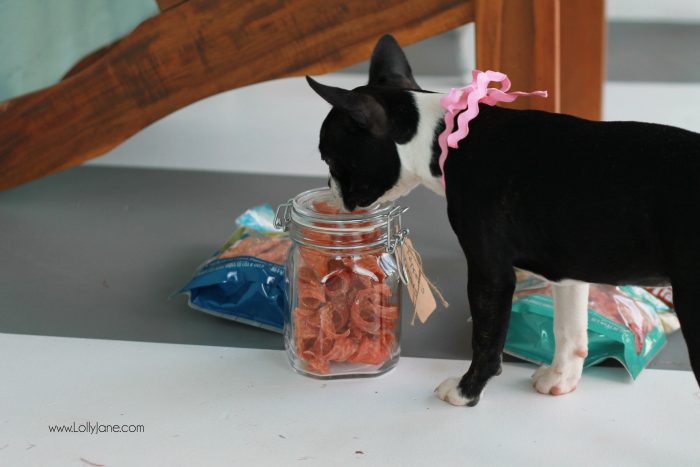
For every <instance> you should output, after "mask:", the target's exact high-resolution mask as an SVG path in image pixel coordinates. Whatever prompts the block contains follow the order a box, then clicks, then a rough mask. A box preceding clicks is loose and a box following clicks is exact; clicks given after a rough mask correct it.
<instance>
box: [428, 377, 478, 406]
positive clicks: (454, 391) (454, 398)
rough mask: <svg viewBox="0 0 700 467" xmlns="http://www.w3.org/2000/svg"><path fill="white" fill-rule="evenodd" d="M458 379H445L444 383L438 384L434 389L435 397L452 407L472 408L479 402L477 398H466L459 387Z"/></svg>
mask: <svg viewBox="0 0 700 467" xmlns="http://www.w3.org/2000/svg"><path fill="white" fill-rule="evenodd" d="M459 381H460V379H459V378H447V379H446V380H445V381H443V382H442V383H440V386H438V387H436V388H435V392H436V393H437V396H438V397H439V398H440V399H441V400H443V401H445V402H449V403H450V404H452V405H458V406H459V405H468V406H469V407H473V406H475V405H476V404H477V402H479V396H476V397H472V398H469V397H466V396H465V395H464V394H463V392H462V389H460V387H459Z"/></svg>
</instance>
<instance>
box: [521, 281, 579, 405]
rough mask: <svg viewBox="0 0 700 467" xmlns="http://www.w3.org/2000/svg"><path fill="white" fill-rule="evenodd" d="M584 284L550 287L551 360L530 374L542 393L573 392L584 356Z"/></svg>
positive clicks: (563, 284) (574, 283)
mask: <svg viewBox="0 0 700 467" xmlns="http://www.w3.org/2000/svg"><path fill="white" fill-rule="evenodd" d="M588 289H589V287H588V284H586V283H583V282H571V281H566V282H563V283H554V284H552V291H553V296H554V342H555V350H554V359H553V360H552V365H551V366H549V367H546V366H543V367H541V368H539V369H538V370H537V371H536V372H535V374H534V375H532V384H533V386H535V389H537V391H539V392H541V393H542V394H552V395H554V396H558V395H561V394H566V393H569V392H571V391H573V390H574V389H576V385H577V384H578V381H579V380H580V379H581V372H582V371H583V362H584V360H585V359H586V356H587V355H588Z"/></svg>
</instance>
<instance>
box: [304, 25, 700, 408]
mask: <svg viewBox="0 0 700 467" xmlns="http://www.w3.org/2000/svg"><path fill="white" fill-rule="evenodd" d="M505 71H507V70H505ZM307 80H308V82H309V84H310V86H311V87H312V88H313V90H314V91H316V93H318V94H319V95H320V96H321V97H322V98H323V99H325V100H326V101H327V102H328V103H330V104H331V105H332V106H333V108H332V109H331V111H330V113H329V114H328V116H327V117H326V119H325V121H324V122H323V125H322V126H321V135H320V144H319V149H320V152H321V157H322V159H323V160H324V161H325V162H326V163H327V164H328V167H329V169H330V181H329V183H330V185H331V188H332V189H333V190H334V192H335V193H336V194H337V195H338V196H339V197H341V198H342V201H343V204H344V205H345V208H346V209H348V210H353V209H355V208H357V207H363V206H369V205H371V204H373V203H375V202H377V201H386V200H394V199H396V198H398V197H400V196H402V195H405V194H407V193H408V192H409V191H411V190H412V189H413V188H415V187H416V186H418V185H419V184H423V185H425V186H426V187H428V188H429V189H431V190H432V191H434V192H435V193H437V194H438V195H441V196H444V197H445V198H446V200H447V215H448V218H449V221H450V225H451V226H452V229H453V230H454V232H455V233H456V234H457V237H458V239H459V243H460V245H461V247H462V249H463V250H464V254H465V256H466V259H467V266H468V285H467V296H468V299H469V304H470V307H471V313H472V319H473V337H472V346H473V352H474V355H473V360H472V363H471V366H470V367H469V370H468V371H467V373H466V374H465V375H464V376H462V377H461V378H449V379H447V380H445V381H444V382H443V383H442V384H440V386H439V387H438V388H437V389H436V392H437V394H438V396H439V397H440V399H442V400H445V401H447V402H449V403H451V404H454V405H468V406H473V405H476V404H477V402H478V401H479V397H480V396H481V393H482V391H483V390H484V387H485V386H486V383H487V381H488V380H489V379H490V378H491V377H493V376H495V375H498V374H499V373H500V372H501V358H502V351H503V345H504V341H505V338H506V333H507V329H508V320H509V316H510V311H511V301H512V297H513V290H514V287H515V274H514V268H521V269H525V270H528V271H532V272H533V273H535V274H538V275H541V276H543V277H545V278H546V279H548V280H550V281H552V282H553V283H554V306H555V317H554V336H555V340H556V351H555V357H554V360H553V362H552V365H551V367H543V368H540V369H538V370H537V372H535V374H534V375H533V382H534V386H535V388H536V389H537V390H538V391H540V392H542V393H545V394H553V395H558V394H565V393H568V392H571V391H573V390H574V389H575V388H576V384H577V382H578V380H579V378H580V377H581V371H582V367H583V361H584V358H585V357H586V355H587V347H588V341H587V333H586V329H587V322H586V321H587V302H588V300H587V299H588V283H591V282H593V283H604V284H638V285H646V284H668V283H670V284H672V286H673V296H674V301H675V309H676V312H677V314H678V319H679V320H680V322H681V328H682V330H683V335H684V337H685V340H686V343H687V345H688V350H689V353H690V361H691V366H692V368H693V372H694V373H695V377H696V379H698V378H700V312H698V311H697V310H695V311H694V310H693V308H698V307H700V272H699V271H700V269H699V267H700V135H699V134H696V133H693V132H690V131H685V130H682V129H679V128H673V127H670V126H665V125H656V124H649V123H639V122H597V121H589V120H584V119H581V118H577V117H573V116H570V115H563V114H554V113H548V112H541V111H535V110H513V109H507V108H502V107H497V106H489V105H484V104H482V105H480V106H479V114H478V116H477V117H476V118H475V119H474V120H472V121H471V122H470V124H469V134H468V135H467V136H466V137H465V138H464V139H462V140H461V141H460V142H459V144H458V147H457V148H449V152H448V156H449V157H447V159H446V162H445V164H444V174H443V173H442V172H443V170H441V168H440V164H439V162H438V159H439V155H440V152H441V149H440V146H439V144H438V135H440V134H441V133H442V132H443V130H444V129H445V126H446V125H445V119H444V116H445V109H444V108H443V107H442V106H441V103H440V98H441V97H442V95H441V94H438V93H433V92H429V91H424V90H422V89H421V88H420V87H419V86H418V84H417V83H416V81H415V80H414V78H413V75H412V72H411V67H410V65H409V64H408V61H407V60H406V57H405V55H404V54H403V51H402V50H401V48H400V46H399V44H398V43H397V42H396V40H395V39H394V38H393V37H392V36H390V35H386V36H384V37H382V38H381V39H380V40H379V42H378V43H377V45H376V47H375V50H374V53H373V55H372V60H371V64H370V72H369V83H368V84H367V85H366V86H361V87H358V88H356V89H353V90H352V91H349V90H345V89H340V88H336V87H330V86H325V85H323V84H320V83H318V82H316V81H314V80H313V79H311V78H309V77H307ZM640 99H647V100H648V102H649V105H654V103H653V101H654V96H640ZM443 175H444V181H445V183H444V185H443V183H442V176H443Z"/></svg>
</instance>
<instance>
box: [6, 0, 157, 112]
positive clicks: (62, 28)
mask: <svg viewBox="0 0 700 467" xmlns="http://www.w3.org/2000/svg"><path fill="white" fill-rule="evenodd" d="M158 11H159V10H158V5H157V4H156V1H155V0H0V102H1V101H3V100H6V99H9V98H11V97H16V96H19V95H22V94H26V93H28V92H31V91H35V90H37V89H41V88H44V87H47V86H50V85H52V84H54V83H56V82H58V81H59V80H60V79H61V77H62V76H63V75H64V74H65V73H66V72H67V71H68V70H69V69H70V68H71V67H72V66H73V65H74V64H75V63H77V62H78V61H79V60H80V59H81V58H83V57H84V56H86V55H88V54H89V53H90V52H92V51H94V50H96V49H99V48H100V47H102V46H105V45H107V44H110V43H111V42H113V41H115V40H116V39H119V38H120V37H123V36H125V35H126V34H128V33H129V32H130V31H131V30H132V29H134V28H135V27H136V26H138V24H139V23H141V22H142V21H143V20H144V19H146V18H149V17H151V16H154V15H156V14H158Z"/></svg>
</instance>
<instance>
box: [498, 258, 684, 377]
mask: <svg viewBox="0 0 700 467" xmlns="http://www.w3.org/2000/svg"><path fill="white" fill-rule="evenodd" d="M658 313H672V310H671V309H670V308H669V307H668V306H667V305H666V304H664V303H663V302H661V301H660V300H658V299H657V298H656V297H654V296H653V295H651V294H650V293H648V292H647V291H646V290H644V289H643V288H641V287H627V286H625V287H614V286H608V285H596V284H591V287H590V294H589V302H588V357H587V358H586V361H585V363H584V366H585V367H589V366H591V365H595V364H596V363H598V362H600V361H602V360H605V359H608V358H614V359H616V360H619V361H620V362H621V363H622V365H623V366H624V367H625V368H626V369H627V371H628V372H629V374H630V375H631V376H632V378H636V377H637V376H638V375H639V373H641V371H642V370H643V369H644V368H645V367H646V366H647V365H648V364H649V362H650V361H651V360H652V359H653V358H654V357H655V356H656V354H658V352H659V351H660V350H661V349H662V348H663V346H664V345H665V344H666V334H665V333H664V330H663V327H662V326H661V322H660V320H659V317H658ZM553 324H554V303H553V299H552V295H551V286H550V285H549V284H548V283H547V282H546V281H544V280H542V279H539V278H538V277H536V276H533V275H531V274H529V273H523V272H520V271H519V272H518V286H517V288H516V292H515V296H514V297H513V312H512V314H511V319H510V325H509V328H508V336H507V338H506V345H505V352H506V353H508V354H511V355H514V356H516V357H519V358H522V359H525V360H528V361H531V362H534V363H537V364H540V365H541V364H544V365H550V364H551V363H552V359H553V358H554V332H553Z"/></svg>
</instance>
